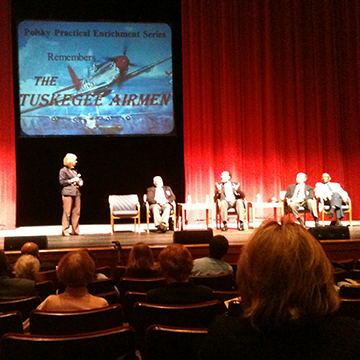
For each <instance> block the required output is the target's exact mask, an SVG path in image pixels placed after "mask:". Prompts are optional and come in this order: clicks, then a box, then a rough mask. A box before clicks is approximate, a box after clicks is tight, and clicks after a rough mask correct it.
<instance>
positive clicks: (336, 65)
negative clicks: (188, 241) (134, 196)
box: [0, 0, 360, 227]
mask: <svg viewBox="0 0 360 360" xmlns="http://www.w3.org/2000/svg"><path fill="white" fill-rule="evenodd" d="M8 1H9V0H8ZM81 3H82V4H83V6H84V8H85V7H86V6H88V4H89V3H88V2H81ZM116 3H119V2H116ZM120 3H122V2H120ZM163 3H164V4H168V3H170V2H169V1H165V0H164V1H163ZM0 10H2V11H0V30H1V32H0V40H1V44H0V45H1V46H0V52H1V59H2V67H1V70H0V76H1V79H2V87H3V89H5V91H2V94H1V95H0V96H1V98H0V99H1V107H0V130H1V131H0V144H1V145H0V152H1V153H0V155H1V158H0V172H1V174H0V175H1V187H0V206H1V210H0V214H1V218H0V223H3V222H6V223H7V225H8V227H11V226H13V225H14V224H15V213H14V209H15V204H16V201H18V203H19V206H20V202H22V205H21V206H24V212H25V213H26V212H27V213H29V212H32V211H33V203H32V201H34V202H40V203H41V204H42V205H41V206H43V207H46V208H47V209H48V211H49V212H50V211H51V212H57V215H56V216H55V217H56V221H55V222H54V223H58V222H59V220H58V219H59V218H58V215H59V214H60V212H61V209H59V207H61V203H60V199H59V198H56V196H55V195H53V192H56V191H57V189H55V187H56V185H54V184H53V182H51V186H53V189H50V190H49V191H48V193H51V194H52V196H55V197H54V199H55V198H56V200H55V201H53V202H51V201H49V199H47V198H46V196H45V194H46V193H45V185H44V182H43V178H46V177H47V176H49V177H51V179H53V175H49V174H50V172H52V173H54V174H56V173H57V171H58V167H59V162H60V161H61V158H62V156H63V152H66V151H74V152H75V153H76V152H78V155H79V170H80V172H81V173H82V174H83V175H84V178H85V180H86V181H87V183H86V186H89V188H87V189H85V187H84V193H85V192H88V191H89V194H87V193H86V197H85V196H84V199H83V202H84V217H85V215H86V211H91V210H93V211H95V212H96V213H99V214H100V213H101V214H102V216H104V211H105V209H104V206H105V205H106V199H105V200H103V199H104V197H103V196H101V199H102V200H101V201H102V203H101V204H100V203H98V204H97V206H93V208H92V209H88V210H86V209H85V206H88V205H86V201H91V200H87V199H90V198H91V196H93V195H94V192H93V189H95V192H96V191H99V189H103V188H105V187H106V186H107V185H106V184H107V181H108V179H109V178H113V177H114V175H113V174H112V173H110V174H104V175H103V174H102V166H101V164H102V162H108V161H110V160H109V159H108V157H107V154H109V151H108V149H107V151H104V150H103V149H102V144H101V141H100V142H96V143H95V146H94V149H93V150H91V149H92V147H90V146H85V145H84V146H83V145H80V144H77V143H75V142H74V143H71V144H70V143H66V141H65V142H64V143H62V144H57V143H54V144H56V146H57V147H58V146H59V147H58V148H59V151H58V152H54V153H51V154H50V153H49V152H50V151H49V150H48V148H49V146H51V145H50V144H51V142H49V143H48V144H47V146H46V147H45V148H43V149H42V152H41V151H40V149H39V152H38V154H39V158H38V159H36V163H40V164H41V163H44V158H47V157H48V153H49V158H50V160H48V161H51V166H52V168H51V169H50V170H49V169H47V174H48V175H43V176H38V175H42V173H41V174H38V173H37V172H36V171H35V170H34V169H33V168H32V166H31V164H32V163H35V162H34V159H33V158H31V159H29V160H28V162H29V167H28V170H27V171H26V172H23V173H21V171H20V169H19V168H18V184H17V186H18V189H19V190H18V191H19V193H18V197H17V198H16V195H15V192H14V189H15V186H16V185H15V184H16V182H15V157H14V149H15V147H14V128H13V126H14V125H13V124H14V121H13V120H14V117H13V99H12V92H11V91H12V86H13V85H12V78H11V67H12V63H11V56H10V55H9V51H10V48H11V44H10V43H9V41H10V40H9V39H8V37H7V36H8V34H9V21H10V20H9V16H10V12H9V3H8V2H6V1H3V2H1V8H0ZM181 15H182V39H183V44H182V50H183V96H184V107H183V111H184V158H185V180H186V181H185V183H186V194H190V195H191V196H192V200H193V201H204V200H205V195H206V194H212V192H213V186H214V182H215V180H218V179H219V175H220V172H221V171H222V170H224V169H228V170H231V171H232V172H233V176H234V179H235V180H237V181H240V182H241V183H242V185H243V188H244V190H245V192H246V194H247V199H248V200H255V198H256V194H257V193H260V194H261V195H262V197H263V199H264V200H267V199H268V198H271V197H273V196H275V197H277V198H279V191H280V190H286V188H287V186H288V184H290V183H292V182H294V180H295V176H296V173H297V172H299V171H303V172H306V173H307V174H308V183H309V184H311V185H314V184H315V182H316V181H318V180H320V177H321V174H322V173H323V172H324V171H326V172H329V173H330V174H331V175H332V177H333V180H334V181H338V182H341V183H342V185H343V186H344V188H345V189H346V190H348V192H349V194H350V196H351V198H352V200H353V206H354V216H355V218H359V217H360V207H359V206H357V204H358V203H359V201H360V194H359V193H358V179H359V175H360V167H359V166H358V163H359V161H358V159H359V156H360V150H359V149H360V147H359V145H360V136H359V135H360V134H359V119H360V103H359V95H360V36H359V29H360V3H359V2H358V1H352V0H343V1H333V0H317V1H303V0H290V1H288V0H277V1H261V0H249V1H236V0H217V1H214V0H182V14H181ZM177 45H178V44H177ZM177 45H174V46H177ZM174 76H175V72H174ZM60 145H61V146H63V148H62V147H61V146H60ZM38 147H40V146H38ZM124 148H125V147H122V146H121V150H123V149H124ZM62 149H64V151H63V150H62ZM65 149H66V150H65ZM23 151H24V150H23ZM87 151H93V153H95V154H97V152H100V153H102V154H105V155H104V156H102V157H101V161H100V162H96V161H92V159H91V157H90V156H87V153H86V152H87ZM112 151H114V148H113V149H112ZM115 151H117V148H116V150H115ZM127 151H129V152H130V151H133V152H135V151H137V150H136V149H134V148H133V147H132V148H131V150H130V149H128V150H127ZM146 151H148V148H146ZM146 151H143V152H141V153H140V152H139V151H137V153H138V154H139V156H138V157H141V156H150V155H146ZM117 153H118V158H117V159H118V160H117V161H118V163H117V166H116V167H114V169H118V170H117V171H118V174H120V177H122V178H125V179H127V181H128V184H129V189H131V186H132V184H133V182H134V181H136V180H137V178H136V177H135V178H134V177H133V173H135V174H138V173H139V172H140V171H141V168H137V169H138V170H136V169H132V171H131V174H130V175H129V176H128V174H129V172H127V171H126V170H127V169H126V168H123V167H121V166H120V165H121V156H122V154H121V153H120V151H117ZM143 154H145V155H143ZM50 155H51V156H50ZM89 155H92V154H89ZM93 156H94V155H93ZM98 158H99V157H98V156H96V155H95V159H96V160H98ZM128 161H129V162H130V160H128ZM88 162H91V165H88ZM152 164H153V165H154V166H156V164H158V162H157V161H156V160H155V159H154V161H153V162H152ZM171 164H172V169H174V170H173V171H172V172H168V173H167V176H165V175H164V178H165V181H166V182H167V183H169V184H170V185H173V184H172V183H171V182H173V178H175V181H179V182H180V181H181V179H179V180H177V179H178V177H177V176H176V175H175V174H174V171H176V170H175V169H178V166H182V164H181V165H179V164H178V163H177V161H172V162H171ZM46 165H47V164H46ZM83 166H84V168H83ZM131 166H133V167H135V166H137V164H136V163H135V162H134V163H132V162H131ZM120 169H121V170H120ZM123 169H124V171H122V170H123ZM151 170H153V169H151ZM160 170H161V169H160ZM159 172H160V171H156V170H154V171H151V175H150V174H145V175H144V176H143V178H146V179H147V178H150V177H151V176H152V175H153V173H159ZM93 174H100V177H101V180H103V181H105V183H101V182H98V184H96V185H97V186H95V184H94V185H92V184H91V180H90V184H89V185H87V184H88V182H89V180H88V177H89V175H90V177H92V176H93ZM107 175H108V176H107ZM169 176H172V177H173V178H169ZM20 177H25V179H24V181H23V182H22V185H21V186H24V184H26V186H27V187H29V189H28V190H27V192H26V194H27V195H26V197H29V194H31V192H32V191H35V190H34V189H36V191H38V190H37V189H38V188H40V189H41V190H43V191H44V192H43V193H42V194H41V197H40V198H39V197H32V198H31V197H30V198H26V197H25V198H24V196H23V193H22V191H23V189H20V188H19V187H20V183H19V178H20ZM30 178H34V180H32V182H31V183H29V182H28V181H29V180H28V179H30ZM35 178H36V180H35ZM94 178H96V177H94ZM27 180H28V181H27ZM111 181H113V184H115V183H116V180H114V179H112V180H111ZM45 184H49V185H50V181H49V182H48V183H45ZM175 185H176V182H175ZM146 186H148V185H146ZM109 187H111V185H110V186H109ZM173 187H175V186H173ZM90 190H91V193H90ZM175 190H176V189H175ZM46 191H47V190H46ZM101 191H102V190H101ZM180 192H181V191H180ZM99 198H100V196H99ZM50 200H51V199H50ZM41 206H38V207H37V209H39V208H41ZM55 217H54V218H55ZM86 217H87V215H86ZM86 217H85V219H86ZM89 218H90V217H89ZM39 221H40V222H44V221H42V220H39Z"/></svg>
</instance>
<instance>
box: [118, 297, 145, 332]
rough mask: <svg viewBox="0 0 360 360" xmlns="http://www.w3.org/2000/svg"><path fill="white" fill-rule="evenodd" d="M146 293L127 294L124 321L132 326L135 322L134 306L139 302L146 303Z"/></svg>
mask: <svg viewBox="0 0 360 360" xmlns="http://www.w3.org/2000/svg"><path fill="white" fill-rule="evenodd" d="M145 300H146V293H142V292H134V291H128V292H126V293H125V296H124V299H123V301H122V304H123V309H124V321H125V322H127V323H129V324H130V325H132V324H133V322H134V317H133V316H134V305H135V304H136V303H137V302H145Z"/></svg>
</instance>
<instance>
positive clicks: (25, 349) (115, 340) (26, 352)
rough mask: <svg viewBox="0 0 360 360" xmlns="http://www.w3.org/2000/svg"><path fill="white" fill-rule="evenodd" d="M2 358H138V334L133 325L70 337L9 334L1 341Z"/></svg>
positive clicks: (56, 359)
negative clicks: (136, 345)
mask: <svg viewBox="0 0 360 360" xmlns="http://www.w3.org/2000/svg"><path fill="white" fill-rule="evenodd" d="M0 353H1V359H2V360H15V359H16V360H18V359H27V360H35V359H36V360H49V359H51V360H64V359H67V360H68V359H77V360H79V359H107V360H115V359H117V358H119V357H120V356H126V355H127V356H128V358H129V359H133V358H135V334H134V329H133V328H131V327H130V326H123V327H117V328H114V329H110V330H103V331H98V332H92V333H85V334H79V335H69V336H44V335H25V334H6V335H5V336H4V337H3V338H2V339H1V342H0Z"/></svg>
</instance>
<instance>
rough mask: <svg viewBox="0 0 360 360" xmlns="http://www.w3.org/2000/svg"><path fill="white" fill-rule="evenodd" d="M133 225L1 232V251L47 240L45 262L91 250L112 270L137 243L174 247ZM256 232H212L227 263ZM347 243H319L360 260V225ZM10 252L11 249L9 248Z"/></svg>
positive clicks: (203, 252)
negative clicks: (223, 243) (220, 238)
mask: <svg viewBox="0 0 360 360" xmlns="http://www.w3.org/2000/svg"><path fill="white" fill-rule="evenodd" d="M133 229H134V226H133V225H132V224H125V225H116V226H115V233H114V234H111V232H110V226H109V225H82V226H81V228H80V231H81V235H79V236H70V237H64V236H61V235H60V234H61V227H59V226H43V227H24V228H17V229H15V230H0V249H4V247H5V243H7V244H9V243H10V244H11V243H12V242H13V243H14V242H20V243H21V242H26V241H35V242H36V240H37V239H39V238H42V239H44V238H46V242H47V249H41V250H40V256H41V260H42V261H46V262H55V263H57V262H58V261H59V259H60V258H61V257H62V256H63V255H64V254H66V253H67V252H69V251H74V250H78V249H84V248H87V249H89V250H90V251H91V252H92V253H94V255H95V258H96V261H97V266H105V265H108V266H110V267H111V268H112V269H114V268H115V266H116V265H117V264H119V263H120V264H121V265H126V262H127V259H128V256H129V252H130V250H131V247H132V246H133V244H134V243H136V242H140V241H141V242H145V243H147V244H148V245H149V246H150V247H151V248H152V250H153V253H154V256H155V258H157V256H158V254H159V252H160V251H161V250H162V249H163V248H164V247H166V246H167V245H169V244H171V243H173V236H174V232H172V231H169V232H167V233H165V234H162V233H157V232H156V231H155V229H154V228H152V229H150V232H149V233H148V232H147V231H146V227H145V225H141V232H140V233H135V232H134V231H133ZM199 230H205V228H204V226H202V227H200V228H199V227H192V228H187V229H186V230H185V232H195V231H196V232H198V231H199ZM253 231H254V230H252V229H249V230H245V231H237V230H236V229H235V228H234V229H231V228H229V230H228V231H227V232H222V231H219V230H213V234H214V235H218V234H221V235H224V236H226V238H227V239H228V241H229V244H230V246H229V251H228V254H227V255H226V257H225V259H224V260H225V261H227V262H229V263H236V262H237V261H238V258H239V254H240V252H241V249H242V247H243V246H244V244H245V243H246V241H247V240H248V239H249V237H250V235H251V234H252V232H253ZM349 235H350V236H349V238H348V239H328V240H320V243H321V244H322V246H323V248H324V250H325V252H326V254H327V255H328V257H329V258H330V259H331V260H334V261H337V260H348V259H360V224H357V225H355V226H352V227H349ZM114 242H119V243H120V245H121V250H120V251H119V250H117V249H116V248H115V245H114ZM186 246H187V247H188V248H189V250H190V252H191V253H192V255H193V257H194V258H199V257H203V256H207V255H208V245H207V244H190V245H186ZM6 247H7V248H8V246H6ZM5 252H6V255H7V256H8V258H9V260H10V262H11V263H12V264H13V263H14V262H15V261H16V259H17V258H18V257H19V255H20V250H18V249H16V250H11V251H8V250H6V248H5Z"/></svg>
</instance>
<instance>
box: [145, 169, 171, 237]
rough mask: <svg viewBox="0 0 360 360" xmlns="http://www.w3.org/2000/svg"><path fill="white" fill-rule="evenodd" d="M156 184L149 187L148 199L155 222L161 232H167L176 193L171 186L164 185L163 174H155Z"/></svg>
mask: <svg viewBox="0 0 360 360" xmlns="http://www.w3.org/2000/svg"><path fill="white" fill-rule="evenodd" d="M153 181H154V185H155V186H151V187H149V188H148V189H147V201H148V202H149V204H150V211H152V214H153V217H154V224H155V226H156V227H157V229H158V230H159V231H160V232H166V230H167V229H168V226H169V217H170V211H171V207H172V205H171V203H172V202H173V201H175V199H176V198H175V195H174V193H173V191H172V190H171V187H170V186H164V182H163V179H162V178H161V176H155V177H154V179H153Z"/></svg>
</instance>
